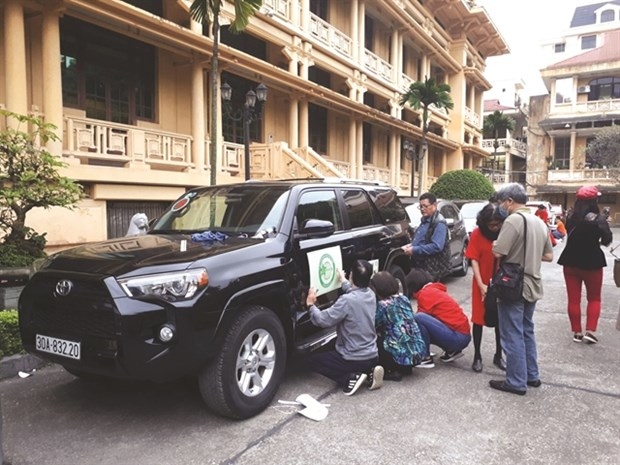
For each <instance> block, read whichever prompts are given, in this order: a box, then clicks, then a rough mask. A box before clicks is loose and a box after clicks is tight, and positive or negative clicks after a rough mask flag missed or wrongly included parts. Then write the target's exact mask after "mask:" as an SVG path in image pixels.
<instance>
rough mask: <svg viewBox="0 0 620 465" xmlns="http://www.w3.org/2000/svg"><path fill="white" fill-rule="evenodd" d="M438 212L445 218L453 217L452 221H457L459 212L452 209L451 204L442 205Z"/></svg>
mask: <svg viewBox="0 0 620 465" xmlns="http://www.w3.org/2000/svg"><path fill="white" fill-rule="evenodd" d="M440 213H441V214H442V215H443V217H444V218H445V219H447V220H448V219H453V220H454V221H457V220H458V219H459V212H458V211H457V210H456V209H454V208H453V207H452V206H451V205H444V206H442V207H441V210H440Z"/></svg>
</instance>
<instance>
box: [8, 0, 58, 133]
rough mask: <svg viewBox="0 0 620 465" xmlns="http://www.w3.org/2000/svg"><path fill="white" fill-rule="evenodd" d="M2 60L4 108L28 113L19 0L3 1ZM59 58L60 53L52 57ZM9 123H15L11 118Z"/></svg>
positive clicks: (22, 26)
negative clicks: (3, 64) (3, 62)
mask: <svg viewBox="0 0 620 465" xmlns="http://www.w3.org/2000/svg"><path fill="white" fill-rule="evenodd" d="M3 29H4V61H5V69H4V71H5V73H6V81H5V85H6V88H5V96H6V102H5V103H6V109H7V110H9V111H12V112H15V113H19V114H22V115H25V114H27V113H28V89H27V87H26V76H27V74H26V40H25V37H26V36H25V30H24V9H23V7H22V4H21V2H20V1H19V0H6V2H5V3H4V27H3ZM54 58H55V59H56V60H58V61H59V60H60V54H59V55H57V56H55V57H54ZM9 124H11V125H17V124H18V123H17V122H16V121H13V120H11V121H10V122H9Z"/></svg>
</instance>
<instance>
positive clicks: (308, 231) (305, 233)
mask: <svg viewBox="0 0 620 465" xmlns="http://www.w3.org/2000/svg"><path fill="white" fill-rule="evenodd" d="M335 230H336V228H334V223H332V222H331V221H325V220H316V219H313V218H311V219H309V220H306V221H304V222H303V224H302V225H301V228H300V229H299V234H298V235H297V237H298V238H299V239H311V238H315V237H327V236H331V235H332V234H334V231H335Z"/></svg>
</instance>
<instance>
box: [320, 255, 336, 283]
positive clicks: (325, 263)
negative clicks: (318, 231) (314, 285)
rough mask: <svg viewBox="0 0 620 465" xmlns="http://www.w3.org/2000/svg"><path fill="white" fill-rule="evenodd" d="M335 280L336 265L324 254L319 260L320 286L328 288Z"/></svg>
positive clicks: (329, 256)
mask: <svg viewBox="0 0 620 465" xmlns="http://www.w3.org/2000/svg"><path fill="white" fill-rule="evenodd" d="M335 278H336V263H335V262H334V259H333V258H332V256H331V255H329V254H325V255H323V256H322V257H321V259H320V260H319V281H320V282H321V286H323V287H329V286H330V285H331V284H332V283H333V282H334V279H335Z"/></svg>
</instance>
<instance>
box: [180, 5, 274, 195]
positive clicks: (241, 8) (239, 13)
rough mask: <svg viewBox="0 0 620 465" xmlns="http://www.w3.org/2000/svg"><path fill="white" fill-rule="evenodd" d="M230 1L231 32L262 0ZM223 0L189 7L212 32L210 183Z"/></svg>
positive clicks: (240, 27) (244, 22) (213, 177)
mask: <svg viewBox="0 0 620 465" xmlns="http://www.w3.org/2000/svg"><path fill="white" fill-rule="evenodd" d="M230 3H233V4H234V5H235V19H234V20H233V22H232V23H231V24H230V30H231V32H233V33H239V32H242V31H243V30H245V28H246V27H247V26H248V24H249V23H250V18H251V17H252V16H254V14H255V13H256V12H257V11H258V9H259V8H260V7H261V5H262V4H263V0H232V1H231V2H230ZM223 4H224V0H194V1H193V2H192V4H191V5H190V7H189V12H190V15H191V17H192V19H193V20H195V21H197V22H199V23H202V24H207V25H209V24H210V25H211V32H212V34H213V57H212V58H211V115H212V116H211V138H212V141H211V154H210V163H211V185H214V184H215V183H216V182H217V171H216V169H215V167H216V164H217V155H218V154H217V152H218V145H217V143H216V141H215V140H214V138H215V135H216V134H217V118H216V117H215V115H217V100H218V96H219V89H218V87H217V77H218V58H219V52H220V12H221V10H222V5H223Z"/></svg>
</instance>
